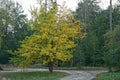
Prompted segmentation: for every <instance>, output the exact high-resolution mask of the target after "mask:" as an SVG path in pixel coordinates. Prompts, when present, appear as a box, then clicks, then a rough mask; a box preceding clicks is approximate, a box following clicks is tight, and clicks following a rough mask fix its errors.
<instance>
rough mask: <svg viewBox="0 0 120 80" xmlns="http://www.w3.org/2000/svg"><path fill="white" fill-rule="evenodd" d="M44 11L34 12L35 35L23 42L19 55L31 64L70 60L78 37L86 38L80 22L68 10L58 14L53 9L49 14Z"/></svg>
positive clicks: (60, 11) (58, 11) (59, 11)
mask: <svg viewBox="0 0 120 80" xmlns="http://www.w3.org/2000/svg"><path fill="white" fill-rule="evenodd" d="M43 10H44V9H43ZM43 10H39V11H41V12H39V13H38V12H36V13H35V12H34V13H35V14H36V15H37V17H36V16H35V15H34V16H35V17H34V16H33V18H34V19H35V20H33V21H32V23H31V24H32V25H33V26H34V27H37V28H35V33H34V34H33V35H31V36H30V37H28V38H26V39H25V40H24V41H22V44H21V48H20V49H19V50H18V51H17V53H18V54H19V55H20V56H22V57H24V61H25V62H27V61H28V62H29V63H32V62H39V61H42V62H43V63H44V64H47V63H48V62H50V61H51V62H54V60H61V61H67V60H70V59H71V58H72V55H71V51H72V49H73V48H74V47H76V44H75V43H74V41H75V39H76V37H77V38H80V39H81V38H84V37H85V34H84V33H82V28H81V23H80V21H79V20H77V21H75V20H74V16H73V14H72V13H71V12H70V11H68V10H66V9H60V10H56V11H57V12H55V11H54V9H52V8H51V9H50V10H49V11H47V12H45V11H43ZM23 63H24V62H23Z"/></svg>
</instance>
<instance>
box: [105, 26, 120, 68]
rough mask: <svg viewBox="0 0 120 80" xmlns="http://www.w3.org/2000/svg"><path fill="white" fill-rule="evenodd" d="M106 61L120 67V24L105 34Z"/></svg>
mask: <svg viewBox="0 0 120 80" xmlns="http://www.w3.org/2000/svg"><path fill="white" fill-rule="evenodd" d="M105 40H106V44H105V48H106V54H105V61H106V62H107V64H108V65H109V66H110V65H111V66H113V67H115V68H117V69H119V68H120V64H119V63H120V46H119V45H120V26H119V25H118V26H117V27H116V28H115V29H114V30H113V31H109V32H107V33H106V34H105ZM111 60H112V61H111Z"/></svg>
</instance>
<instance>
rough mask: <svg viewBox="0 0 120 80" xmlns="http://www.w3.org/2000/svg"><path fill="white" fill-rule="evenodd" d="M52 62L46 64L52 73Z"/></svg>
mask: <svg viewBox="0 0 120 80" xmlns="http://www.w3.org/2000/svg"><path fill="white" fill-rule="evenodd" d="M53 65H54V64H53V62H48V67H49V72H53Z"/></svg>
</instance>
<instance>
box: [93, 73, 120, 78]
mask: <svg viewBox="0 0 120 80" xmlns="http://www.w3.org/2000/svg"><path fill="white" fill-rule="evenodd" d="M93 80H120V72H108V73H102V74H100V75H98V76H97V77H96V78H95V79H93Z"/></svg>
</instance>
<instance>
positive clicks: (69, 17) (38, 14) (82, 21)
mask: <svg viewBox="0 0 120 80" xmlns="http://www.w3.org/2000/svg"><path fill="white" fill-rule="evenodd" d="M118 3H119V1H118ZM38 4H39V5H40V8H31V11H30V12H31V16H32V18H31V19H28V17H27V15H26V14H24V10H23V9H22V6H21V5H20V4H19V3H17V2H14V1H11V0H0V65H6V64H7V65H8V64H9V65H10V64H12V65H14V66H20V67H26V66H30V65H33V64H36V63H40V64H44V65H48V66H49V70H50V72H52V70H53V67H54V66H57V67H78V68H81V67H83V66H91V67H108V68H109V71H113V70H115V71H119V70H120V5H119V4H115V5H112V3H111V5H110V6H109V7H108V8H107V9H102V8H101V7H100V5H99V2H98V1H97V0H83V1H79V3H78V7H77V8H76V10H75V11H72V10H69V9H67V8H66V7H64V4H63V6H59V5H58V4H57V2H56V1H52V0H51V1H49V0H48V1H47V0H46V2H45V3H44V2H41V1H40V0H39V2H38ZM1 69H2V67H1Z"/></svg>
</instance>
